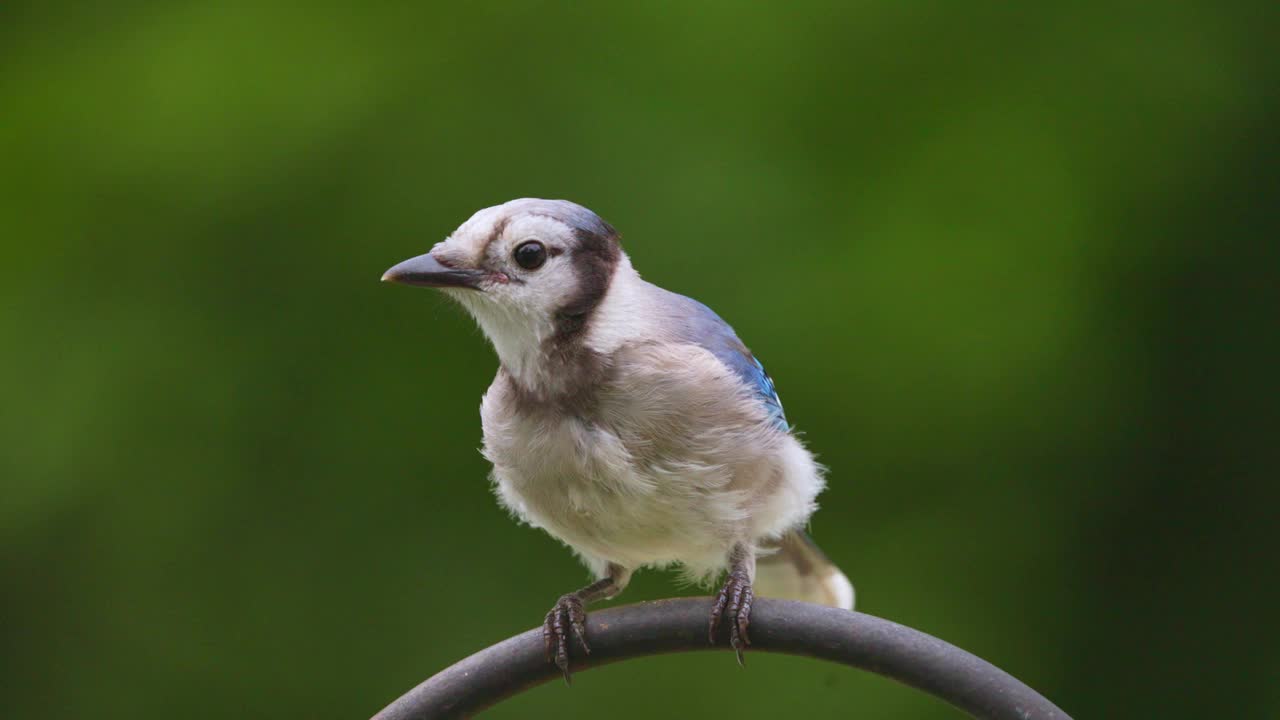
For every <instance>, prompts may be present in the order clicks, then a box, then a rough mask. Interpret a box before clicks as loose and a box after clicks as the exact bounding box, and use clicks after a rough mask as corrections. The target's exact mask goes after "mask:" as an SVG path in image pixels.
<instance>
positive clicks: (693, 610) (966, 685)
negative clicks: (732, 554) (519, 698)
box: [374, 598, 1070, 720]
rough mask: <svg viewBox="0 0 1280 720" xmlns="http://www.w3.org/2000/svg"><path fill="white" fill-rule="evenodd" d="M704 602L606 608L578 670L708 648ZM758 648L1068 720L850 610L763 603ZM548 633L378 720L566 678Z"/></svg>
mask: <svg viewBox="0 0 1280 720" xmlns="http://www.w3.org/2000/svg"><path fill="white" fill-rule="evenodd" d="M710 612H711V603H710V601H709V600H708V599H706V598H681V599H675V600H658V601H656V602H646V603H638V604H635V605H625V606H622V607H616V608H611V609H608V610H599V611H596V612H593V613H590V614H589V615H588V617H587V638H588V639H589V641H590V643H591V654H590V655H589V656H586V657H583V656H582V653H581V651H580V650H579V651H578V653H577V654H576V655H574V658H573V668H574V670H575V671H576V672H582V671H584V670H589V669H591V668H594V667H599V666H601V665H606V664H608V663H613V662H618V661H620V660H627V659H630V658H635V657H641V656H644V655H656V654H659V653H671V652H689V651H693V650H713V649H715V650H728V649H729V647H728V644H727V643H725V644H722V645H717V646H715V647H714V648H713V647H711V646H710V645H708V644H707V619H708V617H709V615H710ZM751 650H753V651H755V652H760V651H764V652H779V653H787V654H790V655H804V656H807V657H813V658H818V659H821V660H830V661H831V662H838V663H843V664H845V665H850V666H853V667H856V668H860V669H862V670H867V671H870V672H873V673H877V674H879V675H883V676H885V677H888V678H892V679H894V680H897V681H898V682H901V683H904V684H906V685H909V686H911V687H913V688H916V689H918V690H922V691H924V692H926V693H928V694H930V695H933V696H934V697H937V698H939V699H941V700H945V701H946V702H948V703H951V704H952V705H954V706H956V707H957V708H959V709H961V710H964V711H965V712H967V713H969V714H970V715H972V716H974V717H976V718H989V719H990V720H1006V719H1007V720H1070V718H1069V717H1068V716H1067V714H1066V713H1064V712H1063V711H1061V710H1059V709H1058V708H1057V707H1056V706H1055V705H1054V704H1053V703H1051V702H1049V701H1048V700H1046V699H1045V698H1044V697H1042V696H1041V695H1040V694H1039V693H1037V692H1036V691H1035V690H1032V689H1031V688H1029V687H1027V686H1026V685H1024V684H1022V683H1021V682H1019V681H1018V680H1017V679H1016V678H1014V677H1013V676H1011V675H1009V674H1008V673H1006V672H1004V671H1003V670H1001V669H999V668H997V667H995V666H994V665H992V664H991V663H988V662H987V661H985V660H982V659H981V658H978V657H976V656H974V655H971V654H969V653H967V652H965V651H964V650H961V649H960V648H957V647H955V646H954V645H950V644H948V643H945V642H943V641H941V640H939V639H937V638H935V637H932V636H930V635H926V634H924V633H922V632H919V631H917V630H912V629H911V628H909V627H905V626H902V625H898V624H897V623H893V622H890V621H888V620H882V619H880V618H877V617H874V616H871V615H864V614H862V613H857V612H849V611H847V610H838V609H835V608H828V607H822V606H820V605H812V604H809V603H802V602H795V601H791V600H772V599H769V598H756V601H755V603H754V605H753V606H752V609H751ZM543 652H544V651H543V645H542V631H541V629H540V628H538V629H534V630H529V631H528V632H524V633H521V634H519V635H516V636H515V637H511V638H508V639H506V640H503V641H502V642H500V643H498V644H497V645H493V646H491V647H488V648H486V649H484V650H481V651H480V652H478V653H476V654H475V655H472V656H471V657H469V658H466V659H464V660H462V661H460V662H458V663H457V664H455V665H453V666H452V667H448V668H445V669H444V670H441V671H440V672H439V673H437V674H435V675H433V676H432V677H430V678H428V679H427V680H426V681H424V682H423V683H422V684H421V685H418V686H417V687H416V688H414V689H412V690H410V691H409V692H408V693H406V694H405V695H403V696H402V697H401V698H400V699H398V700H396V701H395V702H393V703H391V704H390V705H388V706H387V707H386V708H385V709H383V710H382V712H380V713H378V714H377V715H375V716H374V720H435V719H437V718H455V717H466V716H469V715H472V714H474V713H476V712H479V711H481V710H483V709H485V708H487V707H489V706H491V705H494V704H496V703H498V702H500V701H502V700H505V699H506V698H509V697H511V696H512V695H515V694H517V693H519V692H521V691H523V690H526V689H528V688H530V687H533V686H534V685H538V684H541V683H544V682H547V681H548V680H553V679H557V678H559V677H560V671H559V670H557V669H556V667H555V666H554V665H552V664H551V663H549V662H547V660H546V657H545V656H544V654H543Z"/></svg>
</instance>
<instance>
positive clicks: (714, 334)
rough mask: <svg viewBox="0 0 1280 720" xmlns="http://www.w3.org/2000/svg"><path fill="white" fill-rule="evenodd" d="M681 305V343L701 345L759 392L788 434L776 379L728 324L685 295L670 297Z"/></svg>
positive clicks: (775, 418)
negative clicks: (775, 382)
mask: <svg viewBox="0 0 1280 720" xmlns="http://www.w3.org/2000/svg"><path fill="white" fill-rule="evenodd" d="M669 295H670V296H672V299H673V301H674V302H675V303H676V304H677V305H678V308H673V309H677V310H678V311H679V312H678V317H673V318H672V319H673V320H679V321H680V322H678V323H677V325H678V326H679V327H680V328H681V329H682V330H683V332H682V333H681V335H682V337H681V339H682V340H685V341H687V342H692V343H695V344H697V345H700V346H701V347H703V348H704V349H706V350H708V351H709V352H711V354H712V355H715V356H716V358H717V359H718V360H719V361H720V362H722V363H724V365H725V367H727V368H729V369H730V370H732V371H733V373H734V374H735V375H737V376H738V377H739V378H740V379H742V381H743V382H745V383H746V384H747V385H748V386H750V387H751V388H752V389H754V390H755V391H756V395H757V396H758V397H759V398H760V402H762V403H763V404H764V406H765V409H766V410H768V412H769V417H770V418H771V419H772V420H773V422H774V424H775V425H776V426H777V427H778V428H779V429H781V430H784V431H789V430H790V429H791V426H790V425H789V424H788V423H787V416H786V413H784V412H783V410H782V399H781V398H779V397H778V389H777V388H776V387H774V384H773V378H771V377H769V373H767V372H765V369H764V365H762V364H761V363H760V361H759V360H757V359H756V357H755V356H754V355H752V354H751V351H750V350H748V349H747V346H746V345H744V344H743V342H742V340H740V339H738V335H737V333H735V332H734V331H733V328H732V327H730V326H729V323H727V322H725V321H724V320H722V319H720V316H719V315H717V314H716V313H715V311H713V310H712V309H711V308H709V307H707V306H706V305H703V304H702V303H700V302H698V301H697V300H694V299H693V298H688V297H685V296H683V295H677V294H675V293H669Z"/></svg>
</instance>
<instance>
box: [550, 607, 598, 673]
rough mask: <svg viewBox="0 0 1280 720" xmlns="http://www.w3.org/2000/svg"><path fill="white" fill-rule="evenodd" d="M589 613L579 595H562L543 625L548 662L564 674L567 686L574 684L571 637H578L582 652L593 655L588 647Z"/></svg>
mask: <svg viewBox="0 0 1280 720" xmlns="http://www.w3.org/2000/svg"><path fill="white" fill-rule="evenodd" d="M586 623H587V612H586V611H585V610H583V607H582V598H581V597H579V596H578V594H577V593H569V594H568V595H561V596H560V599H559V600H557V601H556V604H555V606H554V607H552V608H551V612H549V613H547V619H546V620H545V621H543V623H542V642H543V644H544V645H545V646H546V651H547V662H553V663H555V664H556V667H558V668H560V672H562V673H564V681H565V684H569V683H571V682H573V678H572V676H571V675H570V673H569V635H570V634H572V635H576V636H578V644H580V645H581V646H582V651H583V652H584V653H586V654H588V655H590V654H591V648H590V647H588V646H587V624H586Z"/></svg>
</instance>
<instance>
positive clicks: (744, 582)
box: [707, 570, 755, 665]
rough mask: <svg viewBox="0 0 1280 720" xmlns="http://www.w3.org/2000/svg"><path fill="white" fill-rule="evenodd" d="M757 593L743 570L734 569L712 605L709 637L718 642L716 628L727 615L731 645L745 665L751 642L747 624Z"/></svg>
mask: <svg viewBox="0 0 1280 720" xmlns="http://www.w3.org/2000/svg"><path fill="white" fill-rule="evenodd" d="M754 597H755V593H754V592H752V590H751V579H750V578H749V577H747V573H746V572H744V571H742V570H733V571H731V572H730V573H729V578H728V579H727V580H725V583H724V587H722V588H720V592H719V593H718V594H717V595H716V601H715V604H713V605H712V606H711V625H710V627H709V628H708V630H707V636H708V639H709V640H710V641H711V644H712V645H715V644H716V630H717V629H718V628H719V627H720V620H721V618H722V617H725V618H727V619H728V621H729V645H730V646H731V647H732V648H733V650H734V652H735V653H737V655H738V664H739V665H744V664H745V661H744V658H743V654H742V653H743V651H744V650H746V649H747V646H748V645H750V644H751V638H750V637H749V636H748V635H747V624H748V623H749V622H750V620H751V600H752V598H754Z"/></svg>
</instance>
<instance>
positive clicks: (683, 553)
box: [382, 198, 854, 682]
mask: <svg viewBox="0 0 1280 720" xmlns="http://www.w3.org/2000/svg"><path fill="white" fill-rule="evenodd" d="M382 280H383V281H385V282H393V283H400V284H405V285H413V286H420V287H429V288H436V289H438V290H440V291H441V292H443V293H444V294H445V295H446V296H448V297H449V298H451V299H452V300H455V301H457V303H458V304H460V305H461V306H462V307H463V308H464V309H465V310H466V311H467V312H468V313H469V314H470V315H471V316H472V317H473V318H474V320H475V321H476V323H477V324H478V325H479V327H480V329H481V330H482V332H483V334H484V335H485V336H486V337H487V339H488V340H489V342H490V343H491V344H492V345H493V348H494V350H495V352H496V354H497V357H498V370H497V374H496V376H495V377H494V379H493V383H492V384H491V385H490V386H489V388H488V390H487V391H486V392H485V393H484V396H483V398H482V400H481V404H480V417H481V425H482V428H483V447H482V454H483V455H484V457H485V458H486V459H487V460H488V461H489V462H490V463H491V464H492V468H493V469H492V474H491V481H492V486H493V489H494V492H495V494H496V495H497V499H498V501H499V503H500V504H501V505H502V506H503V507H505V508H506V509H507V510H508V511H509V512H510V514H511V515H512V516H514V518H515V519H516V520H518V521H520V522H522V523H525V524H527V525H530V526H532V527H534V528H540V529H542V530H544V531H546V532H547V533H548V534H550V535H551V536H552V537H554V538H556V539H557V540H559V541H560V542H562V543H563V544H564V545H566V546H567V547H568V548H569V549H570V550H572V552H573V553H574V554H575V555H577V556H578V558H580V560H581V561H582V563H583V564H585V565H586V567H587V569H588V571H589V572H590V574H591V576H592V577H593V578H594V582H592V583H591V584H589V585H587V586H585V587H582V588H580V589H578V590H575V591H573V592H569V593H566V594H564V595H562V596H561V597H560V598H559V599H558V600H557V601H556V602H555V604H554V605H553V606H552V608H551V610H550V611H549V612H548V613H547V614H546V616H545V617H544V619H543V624H542V638H543V641H544V644H545V650H546V655H547V661H548V662H549V663H554V664H555V665H556V667H558V668H559V670H560V671H561V672H562V673H563V675H564V678H565V681H566V682H569V681H570V680H571V672H570V665H571V655H576V652H577V650H576V649H574V648H573V647H572V645H573V643H572V640H574V639H576V643H577V648H580V649H581V651H582V652H583V653H585V654H589V653H590V652H591V648H590V645H589V644H588V638H587V633H586V610H585V608H586V606H587V605H589V604H591V603H593V602H596V601H599V600H604V599H612V598H613V597H615V596H617V595H618V594H619V593H621V592H622V591H623V589H625V588H626V587H627V584H628V583H629V581H630V579H631V576H632V573H633V572H634V571H636V570H638V569H641V568H668V567H675V568H677V569H678V570H679V571H680V572H681V573H682V574H683V576H684V578H685V579H687V580H690V581H693V582H695V583H700V584H703V585H711V584H712V583H714V582H715V581H716V580H717V579H718V578H720V577H722V576H723V577H724V581H723V584H721V585H720V588H719V592H718V593H716V594H715V596H714V601H713V604H712V609H711V613H710V617H709V619H708V642H709V643H710V644H712V645H716V644H717V638H718V637H719V638H720V639H721V641H723V640H724V636H725V635H727V636H728V637H727V641H728V645H729V646H730V647H732V649H733V650H734V652H735V653H736V655H737V659H738V662H739V664H741V663H742V662H743V651H744V650H745V649H746V648H747V646H748V645H749V644H750V642H751V641H750V634H749V623H750V614H751V605H752V602H753V599H754V597H755V589H756V587H757V586H758V587H759V588H760V590H761V593H762V595H764V596H775V597H783V598H791V599H798V600H807V601H810V602H815V603H819V604H823V605H828V606H832V607H838V608H844V609H847V610H852V609H853V605H854V589H853V585H852V584H851V583H850V582H849V579H848V578H847V577H846V576H845V574H844V573H843V572H841V571H840V569H839V568H838V567H837V566H836V565H835V564H834V563H833V562H832V561H831V560H830V559H828V557H827V556H826V555H825V554H824V553H823V552H822V551H821V550H820V549H819V548H818V546H817V545H816V544H815V543H814V541H813V540H812V538H811V537H810V536H809V534H808V533H807V532H806V527H807V525H808V523H809V519H810V516H811V515H812V514H813V513H814V511H815V510H816V509H817V503H816V498H817V496H818V494H819V493H820V492H821V491H822V490H823V488H824V485H825V480H824V472H825V470H824V468H823V467H822V466H820V465H819V464H818V463H817V461H816V460H815V458H814V456H813V455H812V453H810V452H809V451H808V450H807V449H806V448H805V446H804V445H803V444H802V442H801V440H800V438H799V437H797V434H796V432H795V431H794V429H793V428H792V426H791V425H789V424H788V422H787V418H786V414H785V413H784V411H783V407H782V401H781V399H780V398H779V396H778V392H777V389H776V387H775V385H774V382H773V380H772V379H771V378H770V376H769V374H768V373H767V372H765V369H764V366H763V365H762V364H761V363H760V361H759V360H757V359H756V357H755V356H754V355H753V354H752V353H751V351H750V350H749V349H748V348H747V346H746V345H744V344H743V342H742V341H741V340H740V339H739V338H738V335H737V334H736V333H735V332H734V330H733V328H732V327H730V326H729V324H728V323H726V322H725V321H724V320H722V319H721V318H720V316H719V315H717V314H716V313H715V312H713V311H712V310H711V309H710V308H708V307H707V306H706V305H703V304H702V303H700V302H698V301H696V300H693V299H692V298H689V297H686V296H684V295H680V294H677V293H674V292H671V291H668V290H664V289H663V288H661V287H658V286H657V285H654V284H652V283H650V282H648V281H646V280H644V279H643V278H641V276H640V274H639V273H638V272H637V271H636V270H635V268H634V267H633V266H632V263H631V260H630V258H629V257H628V255H627V254H626V253H625V252H624V251H623V250H622V246H621V241H620V237H619V235H618V233H617V232H616V231H615V230H614V228H613V227H612V226H611V225H610V224H609V223H607V222H605V221H604V220H602V219H601V218H600V217H599V216H598V215H597V214H596V213H594V212H592V211H591V210H589V209H587V208H585V207H583V206H581V205H578V204H576V203H573V202H570V201H567V200H544V199H538V198H522V199H517V200H512V201H510V202H506V203H503V204H501V205H496V206H493V207H489V208H485V209H483V210H480V211H478V212H476V213H475V214H474V215H472V216H471V217H470V218H469V219H468V220H466V221H465V222H463V223H462V225H460V226H459V227H458V228H457V229H456V230H455V231H453V233H451V234H450V235H448V236H447V237H446V238H445V239H444V240H443V241H441V242H439V243H436V244H435V245H434V246H433V247H432V248H431V250H430V251H429V252H427V253H426V254H423V255H419V256H417V257H412V258H410V259H408V260H405V261H403V262H401V263H399V264H397V265H395V266H393V267H392V268H391V269H389V270H387V271H386V273H385V274H384V275H383V276H382ZM726 625H727V628H725V627H724V626H726Z"/></svg>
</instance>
